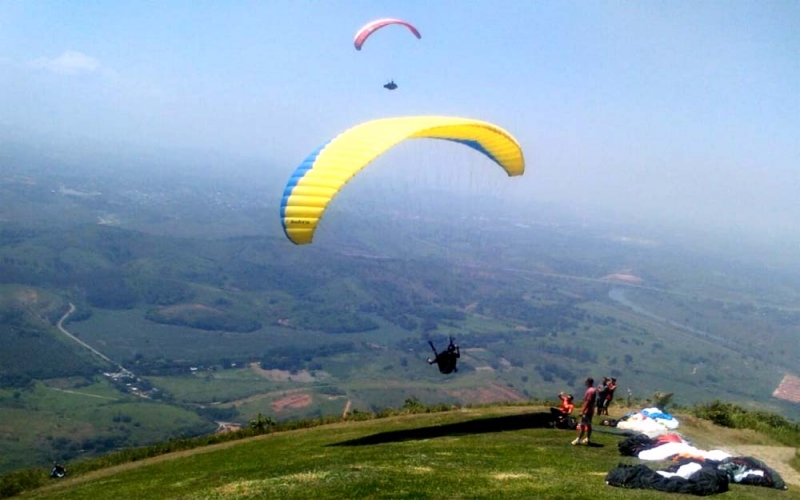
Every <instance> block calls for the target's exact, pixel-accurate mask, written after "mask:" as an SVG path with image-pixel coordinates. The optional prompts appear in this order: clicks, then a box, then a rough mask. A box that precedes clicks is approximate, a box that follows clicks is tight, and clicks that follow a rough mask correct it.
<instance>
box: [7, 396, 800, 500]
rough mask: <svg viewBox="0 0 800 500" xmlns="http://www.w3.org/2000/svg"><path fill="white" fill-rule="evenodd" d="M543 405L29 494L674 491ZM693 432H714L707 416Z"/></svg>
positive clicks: (304, 433) (151, 465) (261, 449)
mask: <svg viewBox="0 0 800 500" xmlns="http://www.w3.org/2000/svg"><path fill="white" fill-rule="evenodd" d="M543 410H544V408H536V407H492V408H480V409H462V410H457V411H451V412H444V413H432V414H417V415H408V416H399V417H389V418H385V419H378V420H369V421H361V422H344V423H337V424H330V425H324V426H320V427H316V428H311V429H301V430H295V431H288V432H278V433H273V434H267V435H264V436H259V437H256V438H251V439H247V440H244V441H240V442H235V443H223V444H220V445H214V446H210V447H207V448H201V449H196V450H190V451H186V452H178V453H175V454H171V455H165V456H162V457H156V458H154V459H148V460H144V461H142V462H137V463H131V464H125V465H122V466H118V467H115V468H109V469H105V470H99V471H95V472H91V473H88V474H86V475H85V476H83V477H80V476H78V477H74V478H71V479H68V480H66V481H63V482H59V483H53V484H52V485H49V486H46V487H45V488H42V489H40V490H38V491H32V492H29V493H27V494H25V495H23V498H38V499H46V498H58V499H65V500H68V499H76V500H77V499H96V498H137V499H143V500H146V499H163V498H182V499H220V500H221V499H251V498H253V499H255V498H259V499H263V498H280V499H301V498H302V499H305V498H342V499H351V498H409V499H411V498H414V499H416V498H508V499H514V498H526V499H527V498H576V499H579V498H587V499H589V498H591V499H618V498H621V497H622V498H631V499H661V498H668V496H667V494H665V493H660V492H655V491H645V490H622V489H618V488H612V487H609V486H606V485H605V484H604V481H603V479H604V477H605V475H606V473H607V472H608V471H610V470H611V469H613V468H614V467H616V466H617V464H618V463H620V462H623V463H636V462H637V460H635V459H632V458H624V457H620V456H619V454H618V451H617V447H616V444H617V442H618V441H619V440H620V439H621V438H620V437H619V436H617V435H613V434H610V433H605V432H599V430H602V429H603V428H600V429H599V430H598V431H596V432H595V434H594V437H593V438H594V441H595V443H596V445H595V446H592V447H586V446H578V447H573V446H570V445H569V442H570V440H572V439H573V437H574V433H573V432H569V431H561V430H553V429H547V428H541V427H540V426H538V425H537V423H538V422H539V420H538V419H537V416H536V414H537V413H538V412H541V411H543ZM684 432H686V433H687V434H689V435H690V436H691V435H692V433H696V434H700V433H703V435H705V437H706V438H707V439H710V436H709V429H708V426H705V425H703V426H692V425H691V424H688V426H687V427H686V428H685V429H684ZM711 432H713V431H711ZM742 439H743V440H745V441H755V442H760V443H769V442H771V441H770V440H769V439H766V440H762V437H760V436H758V435H753V434H749V435H747V436H746V437H744V438H742ZM653 465H656V464H651V466H653ZM774 495H780V497H781V498H785V499H796V498H800V492H798V491H797V490H796V489H794V488H792V489H790V490H789V491H787V492H781V493H776V492H775V491H773V490H768V489H765V488H757V487H752V486H738V485H731V491H730V492H729V493H726V494H725V498H729V499H756V498H773V496H774Z"/></svg>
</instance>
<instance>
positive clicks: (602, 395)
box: [595, 377, 608, 415]
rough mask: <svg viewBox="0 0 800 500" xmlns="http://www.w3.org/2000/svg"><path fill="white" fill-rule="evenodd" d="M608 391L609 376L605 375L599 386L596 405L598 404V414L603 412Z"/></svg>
mask: <svg viewBox="0 0 800 500" xmlns="http://www.w3.org/2000/svg"><path fill="white" fill-rule="evenodd" d="M607 392H608V377H603V381H602V382H601V383H600V385H599V386H597V401H595V405H596V406H597V414H598V415H602V414H603V405H604V404H605V402H606V394H607Z"/></svg>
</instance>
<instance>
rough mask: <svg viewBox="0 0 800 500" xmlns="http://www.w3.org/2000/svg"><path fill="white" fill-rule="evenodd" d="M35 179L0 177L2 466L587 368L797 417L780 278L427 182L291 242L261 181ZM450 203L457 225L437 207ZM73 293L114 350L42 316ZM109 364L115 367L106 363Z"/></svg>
mask: <svg viewBox="0 0 800 500" xmlns="http://www.w3.org/2000/svg"><path fill="white" fill-rule="evenodd" d="M41 168H42V169H43V170H42V171H38V170H36V169H35V168H32V169H30V170H25V169H20V170H19V171H18V172H11V173H10V174H9V175H7V176H3V177H2V178H0V193H1V194H2V195H3V200H4V203H3V204H2V205H0V335H2V339H3V349H2V350H1V351H0V377H2V378H0V384H2V385H0V411H3V412H8V415H9V416H7V417H6V422H8V426H7V428H8V431H7V432H6V434H3V436H5V437H3V438H0V454H2V455H3V456H4V457H12V458H11V459H5V460H3V461H0V470H8V469H11V468H16V467H19V466H22V465H29V464H35V463H41V462H42V461H45V460H48V459H50V458H60V457H69V458H74V457H78V456H83V455H92V454H101V453H105V452H107V451H108V450H111V449H117V448H120V447H126V446H131V445H134V444H145V443H147V442H152V441H153V440H158V439H164V438H166V437H169V436H182V435H196V434H201V433H205V432H210V431H212V430H213V429H215V428H216V427H217V425H218V424H217V422H230V421H233V422H238V423H246V422H247V421H248V420H249V419H251V418H253V417H254V416H255V415H256V414H257V413H259V412H261V413H263V414H266V415H270V416H272V417H274V418H275V419H276V420H278V421H287V420H291V419H296V418H302V417H318V416H321V415H340V414H341V413H342V412H343V411H344V409H345V408H354V409H359V410H361V411H374V410H379V409H380V408H383V407H389V406H398V405H400V404H402V402H403V401H404V400H405V399H407V398H409V397H417V398H419V399H420V400H421V401H422V402H424V403H431V404H433V403H441V402H445V403H451V402H452V403H458V404H469V403H488V402H493V401H506V400H516V401H522V400H528V399H531V398H547V397H551V396H552V395H553V394H555V393H557V392H558V391H559V390H566V391H573V392H575V391H577V390H578V389H577V388H578V387H580V385H581V381H582V380H583V379H584V378H585V377H586V376H587V375H593V376H595V377H599V376H601V375H612V376H616V377H618V378H619V380H620V389H619V393H618V398H620V399H625V398H627V397H629V396H630V397H634V398H642V397H648V396H650V395H651V394H653V393H654V392H655V391H665V392H673V393H674V394H675V399H676V401H677V402H679V403H682V404H689V403H692V402H696V401H708V400H711V399H715V398H721V399H724V400H731V401H735V402H738V403H740V404H742V405H745V406H748V407H754V406H758V407H763V408H766V409H768V410H770V411H774V412H778V413H781V414H783V415H787V416H789V417H790V418H794V419H797V418H800V407H799V406H798V405H797V404H793V403H788V402H785V401H781V400H778V399H775V398H773V397H772V396H771V395H772V392H773V390H774V389H775V387H776V386H777V384H778V383H779V382H780V380H781V379H782V378H783V376H784V375H785V374H787V373H789V374H797V373H799V372H800V364H798V359H800V344H798V343H797V342H796V341H795V339H796V337H797V335H798V334H799V333H800V331H798V329H800V321H798V317H797V315H798V314H800V312H798V310H797V308H796V306H795V304H796V303H797V300H798V299H800V288H798V286H797V283H800V280H797V279H796V277H797V276H796V274H793V273H792V272H791V271H790V270H787V269H778V270H771V269H767V268H765V267H763V266H758V265H754V264H752V263H747V262H741V261H733V260H730V259H727V258H722V257H720V256H718V255H709V254H700V253H697V252H691V251H688V250H686V249H684V248H679V247H678V246H676V245H675V244H674V243H673V241H672V240H671V239H669V238H668V237H662V238H661V239H658V237H657V236H652V235H648V236H647V237H645V236H637V237H632V236H629V234H630V233H631V232H634V233H635V230H634V229H630V228H620V227H618V226H614V225H602V224H599V225H597V226H591V225H590V226H587V225H585V224H575V223H573V222H571V221H569V220H566V221H560V222H553V221H547V220H542V218H541V215H540V214H539V213H538V212H537V211H536V210H531V209H530V207H529V208H528V209H526V210H523V209H522V208H520V207H511V206H509V205H507V203H508V202H502V201H497V200H495V201H492V202H491V203H490V202H487V201H486V200H485V199H483V198H481V201H482V202H481V203H477V202H475V201H474V200H471V199H469V198H464V199H457V198H456V199H455V200H456V201H453V200H454V198H453V197H452V196H450V197H448V196H436V195H435V193H433V195H431V193H426V194H425V196H421V197H420V198H421V200H422V201H420V200H417V201H418V203H417V204H415V205H414V208H413V210H411V209H409V210H408V211H404V210H400V209H398V208H397V207H403V206H405V205H403V203H402V198H403V196H404V195H407V194H408V193H391V192H388V193H387V191H386V190H385V189H384V190H383V191H379V193H380V195H381V196H383V195H386V196H385V200H392V202H391V203H389V202H388V201H386V203H385V204H381V203H378V202H376V201H375V200H372V202H371V203H366V202H365V200H364V199H363V196H362V197H359V196H358V195H357V194H356V196H355V197H354V198H353V199H352V203H350V204H340V205H337V206H335V207H331V210H330V211H329V212H328V213H327V214H326V224H325V227H324V228H323V229H322V231H321V233H320V234H319V242H320V243H319V244H315V245H312V246H309V247H295V246H293V245H291V244H290V243H288V242H287V241H286V240H285V238H283V236H282V235H280V234H278V233H279V231H280V229H279V224H277V222H276V223H275V224H273V225H270V224H266V223H265V221H274V222H275V221H276V220H277V219H276V214H275V206H276V204H277V198H276V197H277V194H274V195H272V194H269V195H265V194H264V192H265V191H266V192H269V193H272V191H270V190H265V187H264V186H263V185H259V184H258V183H253V184H252V185H246V184H247V183H242V182H241V181H239V182H237V180H236V179H233V178H227V179H214V180H213V181H211V180H209V179H207V178H203V177H202V176H198V177H194V176H177V177H169V176H168V175H167V174H163V175H162V174H154V175H153V176H152V177H146V176H144V177H137V176H136V175H133V174H130V175H129V174H123V173H117V172H113V173H111V174H109V173H108V172H107V173H106V174H105V175H101V173H100V172H95V173H94V174H92V175H89V174H87V173H85V172H84V173H81V171H80V170H79V169H78V170H74V169H66V170H64V171H61V170H59V169H58V168H55V167H53V166H52V165H51V166H43V167H41ZM95 174H96V175H95ZM429 195H430V196H429ZM453 203H456V205H457V206H458V210H459V214H460V216H459V217H454V218H447V219H446V220H437V219H436V217H432V216H431V215H430V214H436V213H442V212H445V213H447V212H449V211H452V210H453ZM364 207H370V209H369V210H367V209H364ZM535 208H538V207H535ZM496 213H502V214H503V216H502V217H500V218H498V217H497V216H496V215H495V214H496ZM34 297H35V300H33V298H34ZM69 304H74V305H75V306H76V311H75V312H74V313H72V314H70V315H69V316H68V318H67V320H66V321H65V326H66V328H67V329H68V330H69V331H70V332H71V333H72V334H74V335H75V336H76V337H77V338H79V339H80V340H81V341H83V342H85V343H86V344H88V345H89V346H91V347H92V348H94V349H96V350H97V351H98V352H100V353H102V354H103V355H104V356H107V357H108V358H109V359H110V360H111V363H109V362H106V361H103V360H102V359H101V358H100V357H98V356H96V355H93V354H91V353H90V352H89V351H88V350H86V349H85V348H83V347H81V346H80V345H78V344H77V343H76V342H74V341H72V340H70V339H69V338H67V337H66V336H64V335H62V334H60V333H59V332H58V331H57V330H56V329H55V328H54V325H55V324H56V322H57V321H58V319H59V318H60V317H61V316H62V315H64V314H65V313H66V312H67V311H68V310H69ZM449 335H453V336H455V338H456V340H457V342H458V343H459V344H460V345H461V347H462V349H463V357H462V359H461V361H460V371H459V373H458V374H457V376H452V377H443V376H441V375H440V374H439V373H438V372H437V371H436V370H435V368H432V367H430V366H428V365H427V363H426V362H425V359H426V358H427V357H428V356H430V355H431V352H430V349H429V347H428V345H427V341H428V340H432V341H434V342H435V343H436V344H437V345H438V346H442V345H443V344H444V343H446V341H447V337H448V336H449ZM115 364H119V365H122V366H123V367H124V369H125V370H129V371H130V372H131V373H132V374H133V375H132V377H131V378H130V379H124V380H123V379H119V378H111V377H110V376H103V375H99V374H100V373H101V372H103V371H107V370H109V369H111V370H113V371H115V372H118V371H120V368H119V367H118V366H115ZM99 377H102V378H99ZM84 387H92V388H94V389H97V390H98V391H99V392H97V393H94V392H93V393H92V394H93V395H95V396H103V397H108V398H110V399H109V400H105V399H103V398H96V397H93V396H92V395H89V396H86V395H82V394H76V393H80V392H83V388H84ZM132 387H136V388H137V391H133V389H132ZM57 389H58V390H57ZM94 389H93V390H94ZM64 391H71V392H64ZM137 392H138V394H137ZM55 396H58V397H57V398H56V397H55ZM61 398H68V399H69V398H71V399H73V400H74V401H73V402H72V403H70V404H65V403H63V402H62V401H61ZM112 402H113V403H112ZM114 405H131V408H133V407H141V408H142V411H144V412H146V413H147V414H149V415H150V416H149V417H148V418H149V420H148V419H146V418H141V419H137V418H135V417H134V416H133V415H132V413H135V412H133V410H130V411H129V408H128V406H126V407H125V408H126V409H125V411H120V412H119V413H115V410H114V408H115V406H114ZM148 405H154V406H148ZM153 408H158V409H157V410H152V409H153ZM90 410H91V411H90ZM150 410H152V411H150ZM12 414H13V416H12ZM125 416H128V417H130V420H129V421H124V420H125V418H124V417H125ZM114 418H117V419H118V421H116V422H115V421H114ZM57 419H66V420H70V421H72V422H75V425H79V426H83V427H82V429H83V430H82V431H81V432H77V431H75V429H76V427H70V426H59V424H58V420H57ZM120 419H122V421H119V420H120ZM109 420H110V423H109ZM29 421H34V422H43V424H42V428H41V429H40V428H39V427H37V425H38V424H37V425H31V426H30V429H35V430H32V431H30V432H29V431H28V430H27V429H22V428H20V427H21V426H23V423H24V422H29ZM136 423H138V424H139V426H138V427H137V426H136ZM12 424H13V425H12ZM116 424H119V425H116ZM43 428H47V429H55V431H52V432H50V431H48V432H49V433H47V432H45V431H43V430H42V429H43ZM145 428H147V429H149V430H147V431H146V432H145V430H144V429H145ZM155 429H159V431H158V432H156V431H155ZM48 437H50V439H48ZM98 443H100V444H98ZM89 445H91V446H89ZM25 449H29V450H36V452H35V453H24V454H23V453H21V451H20V450H25Z"/></svg>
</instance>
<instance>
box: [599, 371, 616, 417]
mask: <svg viewBox="0 0 800 500" xmlns="http://www.w3.org/2000/svg"><path fill="white" fill-rule="evenodd" d="M616 390H617V379H615V378H614V377H611V380H609V381H608V388H607V389H606V398H605V400H603V407H602V408H600V411H599V412H598V415H608V406H609V405H610V404H611V401H612V400H613V399H614V391H616Z"/></svg>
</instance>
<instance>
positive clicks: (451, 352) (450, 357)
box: [428, 337, 461, 375]
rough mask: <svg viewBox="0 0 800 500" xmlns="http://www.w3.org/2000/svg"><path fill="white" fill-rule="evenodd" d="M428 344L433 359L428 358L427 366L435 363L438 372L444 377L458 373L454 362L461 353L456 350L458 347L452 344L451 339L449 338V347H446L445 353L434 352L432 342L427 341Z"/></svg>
mask: <svg viewBox="0 0 800 500" xmlns="http://www.w3.org/2000/svg"><path fill="white" fill-rule="evenodd" d="M428 344H430V345H431V349H433V354H434V358H433V359H431V358H428V364H429V365H432V364H434V363H436V364H437V365H439V371H440V372H442V373H444V374H445V375H448V374H450V373H453V372H457V371H458V367H457V366H456V363H457V361H456V360H457V359H458V358H460V357H461V352H460V351H459V350H458V346H457V345H456V344H454V343H453V337H450V345H448V346H447V350H446V351H442V352H436V348H435V347H434V346H433V342H431V341H430V340H429V341H428Z"/></svg>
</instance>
